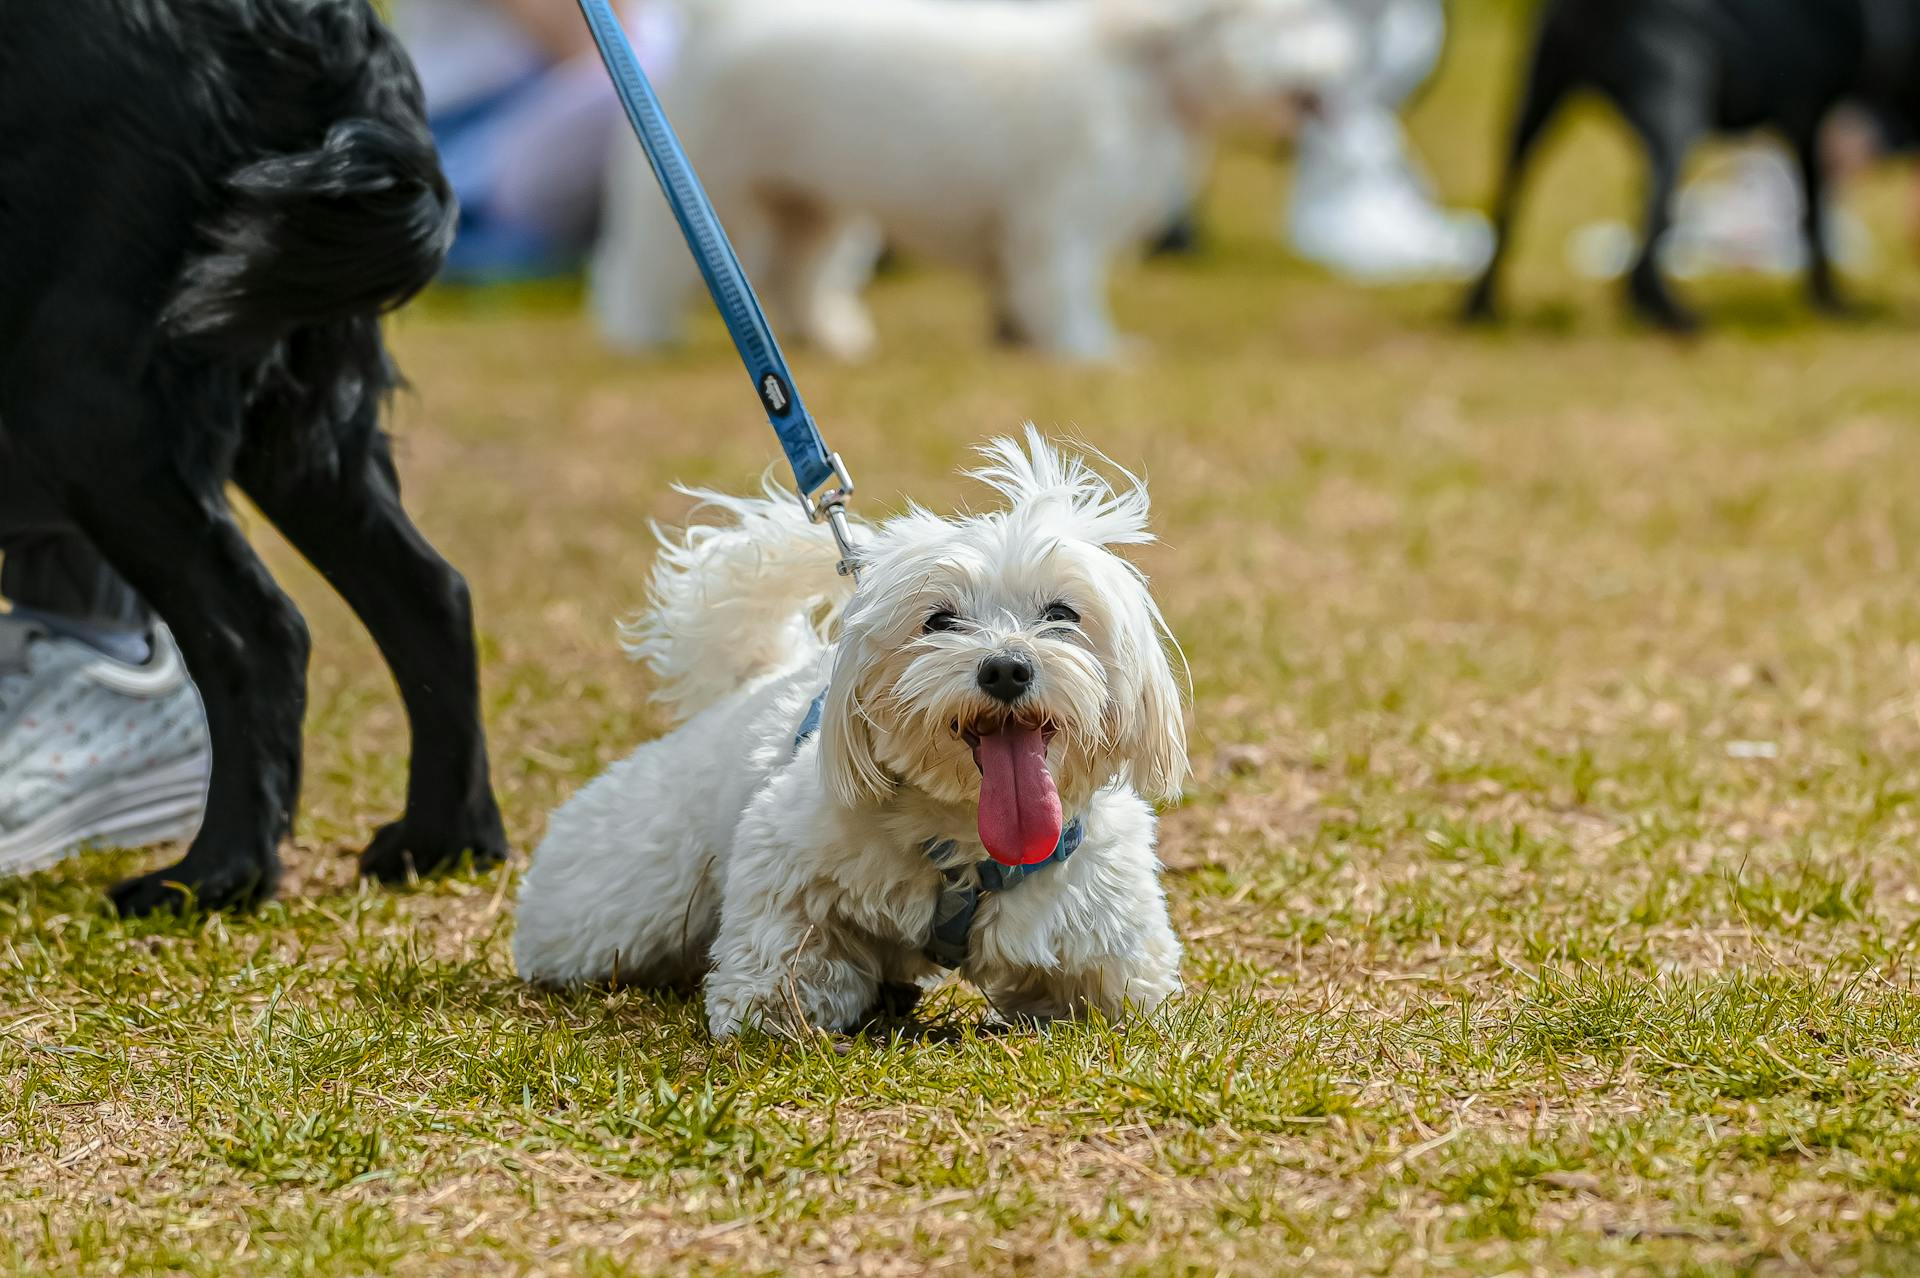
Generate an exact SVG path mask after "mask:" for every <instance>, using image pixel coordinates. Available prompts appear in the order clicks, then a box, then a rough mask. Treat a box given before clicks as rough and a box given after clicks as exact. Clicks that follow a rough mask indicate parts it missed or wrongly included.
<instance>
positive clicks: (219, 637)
mask: <svg viewBox="0 0 1920 1278" xmlns="http://www.w3.org/2000/svg"><path fill="white" fill-rule="evenodd" d="M149 480H150V483H141V484H138V485H136V486H134V487H133V488H131V489H129V490H121V491H117V492H109V491H104V490H101V491H98V492H97V493H96V494H90V495H89V499H88V508H87V509H86V510H85V511H84V512H82V513H81V514H80V516H79V522H80V524H81V526H82V527H83V528H84V529H85V530H86V532H87V535H88V536H89V537H91V538H92V539H93V542H94V544H95V545H96V546H97V547H99V548H100V550H101V552H102V553H103V554H104V555H105V556H106V558H107V560H108V561H109V562H110V563H112V564H113V566H114V567H115V568H116V569H118V570H119V572H120V573H121V575H122V576H124V577H126V578H127V580H128V581H129V582H131V583H132V584H133V586H134V587H135V588H136V589H137V590H139V591H140V593H141V594H142V595H143V596H145V597H146V599H147V600H148V602H149V603H151V604H152V605H153V607H154V609H155V611H157V612H158V613H159V614H160V617H161V619H162V620H164V621H165V622H166V623H167V625H168V627H169V628H170V629H171V630H172V631H173V635H174V638H175V640H176V641H178V643H179V645H180V651H181V655H182V656H184V657H185V658H186V663H187V671H188V673H189V674H191V675H192V676H193V683H194V687H195V688H196V689H197V690H198V691H199V693H200V701H201V704H202V705H203V706H204V707H205V708H206V714H207V729H208V733H209V735H210V737H211V739H212V743H213V776H212V780H211V782H210V784H209V787H208V791H207V816H206V821H205V823H204V824H203V825H202V826H201V828H200V833H199V835H198V836H197V837H196V838H195V839H194V841H193V844H192V846H191V847H189V848H188V849H187V854H186V856H185V857H183V858H182V859H181V861H180V862H179V864H177V865H173V866H169V867H168V868H166V869H163V870H157V871H155V872H153V873H151V874H147V875H143V876H141V877H139V878H135V879H129V880H128V881H127V882H125V883H122V884H120V885H119V886H117V887H115V888H114V889H113V890H112V892H111V897H112V900H113V904H114V906H115V908H116V909H118V910H119V912H120V913H121V914H123V915H126V916H135V915H142V914H150V913H152V912H154V911H155V910H161V909H173V908H178V907H180V906H181V905H182V904H184V903H185V901H186V900H187V899H188V898H189V897H190V898H191V899H192V900H193V901H194V902H195V903H197V904H198V905H200V906H201V907H203V908H206V909H226V908H229V907H244V906H248V905H252V904H255V903H257V902H259V901H261V900H264V899H266V898H268V897H270V896H272V894H273V890H274V888H275V886H276V885H277V884H278V882H279V878H280V861H279V855H278V849H279V845H280V841H281V840H282V839H284V838H285V837H286V836H287V834H288V832H289V831H290V830H291V828H292V825H293V812H294V805H295V804H296V803H297V802H298V800H299V796H300V723H301V719H302V717H303V715H304V713H305V710H306V698H307V689H306V674H307V653H308V641H307V628H306V623H305V622H304V621H302V620H301V618H300V614H299V612H298V611H297V610H296V609H295V608H294V606H293V601H292V600H290V599H288V598H287V597H286V595H285V594H283V593H282V592H281V590H280V588H279V587H278V586H277V585H275V584H274V581H273V578H272V577H271V576H269V575H268V573H267V569H266V566H265V565H264V564H262V563H261V562H260V559H259V557H258V556H257V555H255V554H254V552H253V548H252V547H251V546H249V545H248V544H247V539H246V536H245V535H244V534H243V533H242V532H241V531H240V528H239V526H238V525H237V524H236V523H235V522H234V520H233V516H232V514H231V512H230V511H228V509H227V506H226V502H225V500H224V498H223V496H222V495H221V493H220V492H219V489H218V488H217V487H215V488H213V489H212V491H209V492H202V493H193V492H189V491H185V490H184V489H181V488H178V487H175V488H173V489H171V490H169V489H168V488H167V483H166V481H167V477H166V476H165V475H164V474H158V473H156V474H153V475H150V476H149Z"/></svg>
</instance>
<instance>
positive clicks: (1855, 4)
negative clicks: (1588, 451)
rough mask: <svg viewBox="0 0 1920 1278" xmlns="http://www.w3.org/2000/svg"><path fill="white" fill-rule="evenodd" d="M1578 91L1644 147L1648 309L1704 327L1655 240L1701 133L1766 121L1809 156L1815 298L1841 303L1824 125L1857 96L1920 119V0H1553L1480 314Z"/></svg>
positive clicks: (1643, 296) (1801, 157) (1805, 174)
mask: <svg viewBox="0 0 1920 1278" xmlns="http://www.w3.org/2000/svg"><path fill="white" fill-rule="evenodd" d="M1578 89H1592V90H1595V91H1597V92H1599V93H1600V94H1601V95H1602V96H1604V97H1605V98H1607V99H1608V100H1609V101H1610V102H1612V103H1613V105H1614V106H1615V107H1616V108H1618V109H1619V111H1620V113H1621V114H1622V115H1623V116H1625V117H1626V120H1627V123H1628V124H1629V125H1630V126H1631V127H1632V129H1633V131H1634V132H1635V134H1637V135H1638V137H1639V138H1640V140H1641V143H1642V145H1644V146H1645V148H1646V151H1647V158H1648V163H1649V181H1648V191H1647V208H1646V226H1645V235H1644V238H1643V240H1642V246H1641V252H1640V257H1639V259H1638V260H1637V261H1636V262H1635V263H1634V266H1633V270H1632V273H1631V274H1630V275H1629V276H1628V281H1627V288H1628V297H1629V299H1630V301H1631V302H1632V304H1633V307H1634V308H1635V310H1636V311H1638V312H1639V314H1640V315H1641V316H1642V317H1644V318H1645V319H1647V320H1649V321H1651V322H1653V323H1655V324H1658V325H1660V326H1661V327H1664V328H1667V329H1670V330H1673V331H1676V332H1686V331H1691V330H1693V329H1695V328H1697V327H1698V325H1699V321H1698V319H1697V318H1696V317H1695V316H1694V314H1693V313H1692V312H1691V311H1690V310H1688V309H1687V308H1686V307H1685V306H1683V305H1682V304H1681V303H1680V302H1679V301H1678V300H1677V299H1675V298H1674V296H1673V294H1672V293H1671V291H1670V290H1669V289H1668V288H1667V284H1666V281H1665V280H1664V279H1663V278H1662V277H1661V275H1660V271H1659V266H1658V262H1657V260H1656V259H1655V256H1654V245H1655V244H1657V243H1658V241H1659V239H1660V237H1661V236H1662V235H1663V234H1664V233H1665V232H1666V230H1667V227H1668V225H1669V219H1670V215H1671V209H1672V203H1673V195H1674V190H1675V188H1676V186H1677V185H1678V183H1679V180H1680V174H1681V168H1682V166H1683V165H1684V164H1685V162H1686V158H1687V153H1688V152H1689V151H1690V150H1691V149H1692V148H1693V146H1694V145H1695V143H1697V142H1699V141H1700V140H1701V139H1702V138H1704V137H1706V136H1707V135H1709V134H1710V133H1714V132H1738V131H1746V130H1751V129H1761V128H1771V129H1774V130H1776V131H1778V132H1779V133H1780V134H1781V135H1782V136H1783V137H1784V138H1785V139H1786V141H1787V142H1788V144H1789V145H1790V146H1792V148H1793V150H1794V153H1795V155H1796V156H1797V157H1798V161H1799V169H1800V175H1801V180H1802V185H1803V187H1804V189H1805V194H1806V204H1807V217H1806V222H1805V226H1804V228H1803V229H1804V232H1805V234H1806V237H1807V244H1808V250H1809V256H1808V262H1809V273H1808V284H1809V288H1810V290H1811V293H1812V297H1813V301H1814V303H1815V305H1817V306H1819V307H1820V308H1822V309H1824V310H1829V311H1837V310H1841V309H1843V303H1842V301H1841V298H1840V295H1839V292H1838V290H1837V288H1836V286H1835V283H1834V278H1833V266H1832V263H1831V261H1830V260H1829V258H1828V254H1827V246H1826V238H1825V230H1826V228H1825V226H1824V217H1825V213H1826V201H1825V199H1824V198H1823V180H1822V178H1823V175H1822V173H1821V166H1820V160H1819V138H1820V127H1821V125H1822V124H1823V123H1824V122H1825V120H1826V118H1827V116H1828V115H1829V114H1830V113H1831V112H1832V111H1833V109H1834V107H1835V106H1837V105H1839V104H1840V103H1841V102H1843V101H1849V100H1852V101H1858V102H1861V103H1863V104H1865V105H1867V106H1869V107H1871V108H1872V109H1874V110H1875V111H1876V112H1877V113H1878V114H1880V115H1881V116H1882V118H1883V119H1886V120H1888V121H1890V122H1891V123H1893V124H1894V125H1896V126H1897V127H1900V128H1901V129H1903V130H1905V129H1908V128H1910V127H1911V126H1912V125H1913V124H1915V123H1920V110H1916V108H1917V107H1920V0H1547V3H1546V7H1545V10H1544V12H1543V13H1542V15H1541V20H1540V29H1539V35H1538V38H1537V40H1536V42H1535V46H1534V51H1533V57H1532V61H1531V64H1530V66H1529V69H1528V75H1527V83H1526V88H1525V90H1524V92H1523V94H1522V98H1521V103H1520V109H1519V111H1518V113H1517V116H1516V119H1515V122H1514V126H1513V135H1512V141H1511V143H1510V146H1509V150H1508V154H1507V161H1506V171H1505V174H1504V176H1503V178H1502V181H1501V186H1500V192H1499V195H1498V197H1497V198H1496V201H1495V205H1494V214H1493V219H1494V229H1495V233H1496V235H1497V236H1498V239H1497V242H1496V247H1495V250H1494V256H1493V260H1492V261H1491V262H1490V263H1488V265H1487V269H1486V272H1485V274H1484V275H1482V276H1481V278H1480V281H1479V283H1478V284H1477V285H1476V286H1475V287H1474V289H1473V291H1472V293H1471V294H1470V295H1469V296H1468V299H1467V306H1466V314H1467V317H1468V318H1470V319H1488V318H1491V317H1492V316H1493V315H1494V313H1495V311H1496V309H1497V298H1496V292H1497V288H1498V282H1499V273H1500V267H1501V262H1502V258H1503V257H1504V254H1505V252H1506V248H1507V243H1508V240H1509V238H1510V236H1511V232H1512V227H1513V210H1514V201H1515V199H1516V197H1517V194H1518V190H1519V185H1520V180H1521V175H1522V171H1523V170H1524V168H1525V166H1526V163H1527V160H1528V157H1529V156H1530V155H1531V153H1532V151H1533V147H1534V144H1535V143H1536V142H1537V141H1538V140H1539V137H1540V134H1541V131H1542V130H1544V129H1545V128H1546V126H1547V125H1548V124H1549V123H1550V122H1551V121H1552V119H1553V117H1554V115H1555V114H1556V113H1557V112H1558V111H1559V108H1560V107H1561V105H1562V104H1563V103H1564V102H1565V100H1566V98H1567V96H1568V95H1569V94H1571V93H1572V92H1574V91H1575V90H1578Z"/></svg>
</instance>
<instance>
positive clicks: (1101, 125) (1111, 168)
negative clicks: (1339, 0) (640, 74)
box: [594, 0, 1358, 360]
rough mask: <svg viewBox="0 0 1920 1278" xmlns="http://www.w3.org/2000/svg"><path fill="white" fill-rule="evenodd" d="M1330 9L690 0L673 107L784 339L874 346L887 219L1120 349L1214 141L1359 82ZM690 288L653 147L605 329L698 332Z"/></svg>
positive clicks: (1085, 353) (630, 157)
mask: <svg viewBox="0 0 1920 1278" xmlns="http://www.w3.org/2000/svg"><path fill="white" fill-rule="evenodd" d="M1357 56H1358V40H1357V36H1356V34H1355V32H1354V29H1353V27H1352V24H1351V19H1350V18H1348V17H1347V15H1345V14H1344V13H1343V12H1342V11H1341V10H1340V9H1339V8H1338V7H1336V6H1335V5H1334V4H1333V3H1332V0H1049V2H1048V3H1032V2H1031V0H978V2H976V3H966V4H962V3H956V2H955V0H694V3H693V4H692V6H691V14H690V23H689V34H688V40H687V45H686V48H685V50H684V54H683V58H682V61H681V63H680V64H679V66H678V67H677V68H676V71H675V74H674V77H673V79H672V80H671V82H670V83H669V84H668V86H667V90H666V92H667V98H666V101H667V108H668V112H669V114H670V115H671V116H672V117H673V120H674V123H675V127H676V128H677V129H678V130H679V133H680V136H681V138H682V140H683V141H684V142H685V144H686V147H687V151H688V154H689V155H690V156H691V157H692V159H693V162H694V165H695V167H696V168H697V169H698V170H699V172H700V176H701V180H702V181H703V182H704V184H705V186H706V188H707V191H708V193H709V194H710V195H711V196H712V197H713V200H714V203H715V205H716V206H717V207H718V209H719V211H720V214H721V216H722V218H723V219H724V220H725V221H726V224H727V228H728V232H729V235H730V236H731V237H732V238H733V240H734V242H735V245H736V247H738V248H739V249H740V251H741V253H742V255H743V258H744V260H745V261H746V262H747V263H748V265H749V268H750V270H751V272H752V274H753V276H754V279H755V281H756V282H757V283H758V284H759V285H760V287H761V288H762V290H763V292H764V293H765V295H766V298H767V301H768V303H769V306H770V307H771V309H772V310H773V311H774V317H775V320H776V322H777V323H778V324H779V325H780V327H781V329H782V331H784V332H788V333H793V334H796V335H798V336H800V337H802V338H804V339H807V340H810V341H812V342H814V343H816V344H818V345H819V346H821V347H822V348H824V349H825V350H827V351H829V352H831V353H833V354H836V355H839V356H842V357H845V358H855V357H858V356H860V355H862V354H864V353H866V351H867V350H868V349H869V347H870V346H871V345H872V343H873V327H872V324H871V321H870V320H869V319H868V317H867V314H866V311H865V308H864V307H863V305H862V303H861V301H860V298H859V296H858V290H859V288H860V287H861V286H863V285H864V283H865V279H866V274H867V271H866V268H867V267H869V266H870V265H871V252H872V245H873V243H874V235H873V225H874V223H875V222H877V224H878V226H879V228H880V229H881V230H882V231H884V233H885V234H886V236H887V237H889V238H890V239H892V240H894V241H895V242H897V243H899V244H900V245H902V246H903V247H905V248H907V249H908V250H910V251H913V252H918V253H923V254H925V255H927V256H930V257H934V258H938V259H943V260H945V261H948V262H950V263H953V264H956V265H959V266H962V267H964V268H968V269H971V270H974V271H977V272H979V273H980V274H981V275H982V276H984V277H985V279H986V282H987V286H988V288H989V290H990V291H991V294H992V298H993V305H994V311H995V319H996V321H997V323H998V324H999V327H1000V329H1001V332H1002V333H1003V335H1005V336H1008V337H1010V338H1014V339H1019V340H1025V341H1029V342H1031V343H1033V344H1035V345H1036V346H1038V347H1040V348H1042V349H1045V350H1047V351H1050V352H1053V353H1055V354H1059V355H1063V356H1068V357H1075V358H1082V359H1096V360H1097V359H1105V358H1108V357H1110V356H1112V355H1114V354H1115V353H1116V349H1117V339H1116V335H1115V333H1114V329H1113V324H1112V321H1111V319H1110V317H1109V315H1108V312H1107V301H1106V278H1107V271H1108V269H1109V266H1110V264H1111V263H1112V261H1113V259H1114V257H1115V255H1116V254H1119V253H1122V252H1125V251H1127V250H1129V249H1132V248H1134V247H1136V246H1137V245H1139V244H1140V243H1141V242H1142V240H1143V239H1145V238H1147V237H1150V236H1151V235H1152V234H1153V233H1155V232H1157V231H1160V230H1162V229H1164V228H1165V226H1166V225H1167V224H1168V222H1170V221H1171V220H1172V218H1173V217H1174V215H1175V214H1176V213H1177V212H1178V211H1179V209H1180V207H1181V205H1182V203H1183V202H1184V200H1185V199H1186V198H1187V195H1188V193H1189V192H1190V191H1191V190H1192V188H1193V181H1194V177H1195V170H1196V167H1197V164H1198V162H1199V157H1200V145H1201V142H1202V139H1203V138H1204V136H1205V135H1206V134H1207V133H1208V132H1209V131H1211V130H1212V129H1213V128H1214V127H1215V126H1216V125H1218V124H1220V123H1222V122H1224V121H1225V120H1227V119H1229V118H1235V117H1238V118H1246V117H1249V116H1268V115H1273V114H1276V113H1278V112H1280V111H1281V110H1283V109H1285V108H1288V107H1290V105H1291V104H1292V103H1293V102H1294V101H1295V100H1297V99H1298V98H1299V97H1300V96H1301V95H1302V94H1307V93H1313V92H1318V91H1320V90H1322V89H1324V88H1327V87H1329V86H1330V85H1331V83H1332V82H1334V81H1336V80H1338V79H1340V78H1342V77H1344V76H1345V75H1347V74H1348V73H1349V72H1350V71H1351V69H1352V67H1353V66H1354V64H1355V61H1356V59H1357ZM696 278H697V277H696V276H695V274H694V270H693V266H692V263H691V262H690V261H689V258H688V254H687V252H686V249H685V247H684V246H683V244H682V242H681V238H680V231H679V229H678V227H677V226H676V224H675V222H674V220H673V216H672V214H671V213H670V212H669V211H668V209H667V205H666V202H665V200H663V199H662V198H661V196H660V192H659V189H658V187H657V186H656V185H655V181H654V178H653V175H652V173H651V172H649V170H648V168H647V164H646V160H645V158H644V157H643V156H642V154H641V152H640V150H639V148H638V147H637V146H635V145H632V144H631V140H630V139H623V141H622V144H621V146H620V148H619V151H618V154H617V156H616V158H615V160H614V162H613V176H612V180H611V182H610V184H609V204H608V215H607V231H606V234H605V235H604V236H603V238H602V242H601V251H600V258H599V260H598V262H597V263H596V267H595V284H594V297H595V304H596V309H597V311H598V314H599V318H600V322H601V327H602V329H603V331H604V332H605V334H606V335H607V336H608V338H609V339H610V340H612V341H614V342H615V343H617V344H620V345H623V346H627V347H634V348H640V347H651V346H657V345H661V344H663V343H666V342H669V341H671V340H673V339H674V338H675V337H676V335H677V334H678V332H679V328H680V320H681V316H682V311H683V309H684V305H685V302H686V300H687V294H688V292H689V290H690V287H691V285H692V284H693V282H694V281H695V279H696Z"/></svg>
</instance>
